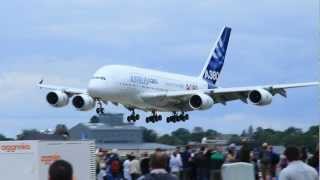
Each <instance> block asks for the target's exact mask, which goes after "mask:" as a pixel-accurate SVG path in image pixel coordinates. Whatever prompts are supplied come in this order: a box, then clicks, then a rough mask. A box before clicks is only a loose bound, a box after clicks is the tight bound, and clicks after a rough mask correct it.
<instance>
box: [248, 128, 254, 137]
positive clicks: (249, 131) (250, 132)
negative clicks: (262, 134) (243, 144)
mask: <svg viewBox="0 0 320 180" xmlns="http://www.w3.org/2000/svg"><path fill="white" fill-rule="evenodd" d="M253 133H254V132H253V127H252V125H250V126H249V128H248V136H249V137H252V136H253Z"/></svg>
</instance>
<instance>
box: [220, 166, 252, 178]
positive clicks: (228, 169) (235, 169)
mask: <svg viewBox="0 0 320 180" xmlns="http://www.w3.org/2000/svg"><path fill="white" fill-rule="evenodd" d="M221 176H222V179H223V180H235V179H236V180H254V179H255V176H254V166H253V165H252V164H250V163H244V162H238V163H230V164H224V165H223V166H222V169H221Z"/></svg>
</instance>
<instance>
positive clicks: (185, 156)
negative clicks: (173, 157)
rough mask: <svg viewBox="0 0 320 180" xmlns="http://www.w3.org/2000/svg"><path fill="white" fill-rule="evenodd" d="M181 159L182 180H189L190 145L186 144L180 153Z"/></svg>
mask: <svg viewBox="0 0 320 180" xmlns="http://www.w3.org/2000/svg"><path fill="white" fill-rule="evenodd" d="M181 161H182V179H183V180H191V177H192V176H191V161H192V157H191V151H190V146H186V147H185V150H184V151H183V152H182V153H181Z"/></svg>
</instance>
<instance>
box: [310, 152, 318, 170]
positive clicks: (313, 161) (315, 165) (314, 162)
mask: <svg viewBox="0 0 320 180" xmlns="http://www.w3.org/2000/svg"><path fill="white" fill-rule="evenodd" d="M308 164H309V165H310V166H312V167H313V168H314V169H315V170H316V171H317V172H318V174H319V148H317V151H316V152H315V154H314V155H313V156H312V157H311V158H310V159H309V161H308Z"/></svg>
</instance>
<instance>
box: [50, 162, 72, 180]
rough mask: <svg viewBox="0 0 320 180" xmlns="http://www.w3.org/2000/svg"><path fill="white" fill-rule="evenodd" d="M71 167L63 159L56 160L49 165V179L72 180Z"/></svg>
mask: <svg viewBox="0 0 320 180" xmlns="http://www.w3.org/2000/svg"><path fill="white" fill-rule="evenodd" d="M72 176H73V169H72V166H71V164H70V163H68V162H67V161H65V160H57V161H55V162H54V163H52V164H51V165H50V167H49V180H72Z"/></svg>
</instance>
